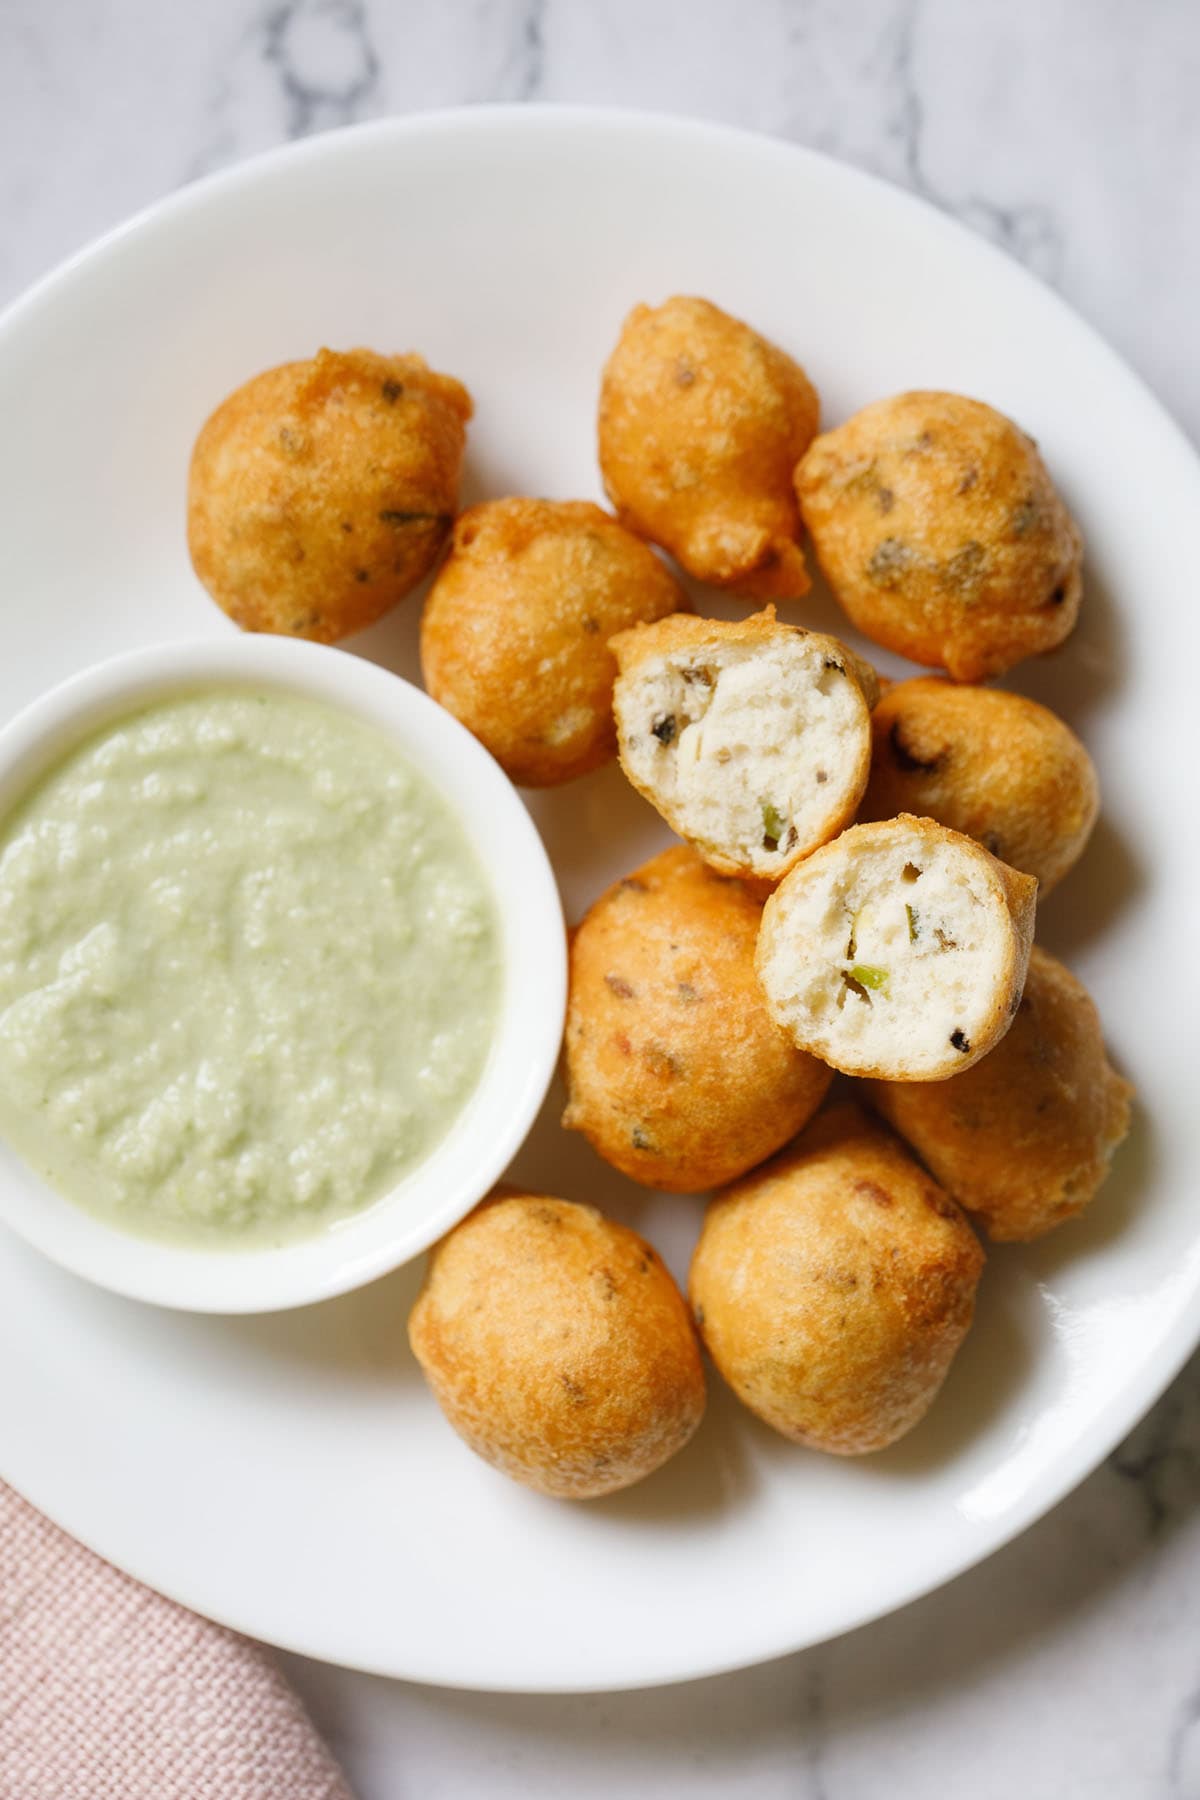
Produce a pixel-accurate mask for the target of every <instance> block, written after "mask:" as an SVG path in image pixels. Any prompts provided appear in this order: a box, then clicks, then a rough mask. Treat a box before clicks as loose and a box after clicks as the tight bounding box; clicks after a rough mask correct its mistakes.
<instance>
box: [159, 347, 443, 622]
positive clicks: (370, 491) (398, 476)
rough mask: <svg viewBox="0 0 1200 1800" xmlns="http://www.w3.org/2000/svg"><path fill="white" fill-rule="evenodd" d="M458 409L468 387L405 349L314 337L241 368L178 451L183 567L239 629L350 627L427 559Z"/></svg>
mask: <svg viewBox="0 0 1200 1800" xmlns="http://www.w3.org/2000/svg"><path fill="white" fill-rule="evenodd" d="M470 416H471V399H470V396H469V394H468V393H467V390H466V389H465V388H464V387H463V386H462V384H461V383H460V382H457V381H455V380H454V379H453V378H452V377H451V376H449V375H437V374H435V373H434V372H433V370H431V369H429V368H428V367H427V366H426V364H425V361H424V359H423V358H422V357H420V356H379V355H377V354H376V353H375V352H374V351H372V350H349V351H345V352H339V351H335V350H321V351H320V352H319V353H318V354H317V356H315V357H314V358H313V359H312V360H311V361H310V362H295V363H284V364H283V365H282V366H281V367H279V368H276V369H267V370H266V371H265V372H264V373H263V374H261V375H256V376H254V378H253V379H252V380H250V381H247V382H245V383H244V384H243V385H242V386H241V387H239V388H237V389H235V391H234V392H233V393H232V394H230V396H229V398H228V399H227V400H225V401H223V402H222V404H221V405H220V406H219V407H218V408H217V410H216V412H214V413H213V415H212V417H211V418H210V419H209V420H208V421H207V423H206V424H205V425H204V427H203V429H202V430H201V432H200V435H199V437H198V438H197V439H196V445H195V449H194V450H193V452H192V466H191V473H190V476H189V481H188V548H189V550H190V551H191V557H192V563H193V566H194V568H195V570H196V573H197V575H198V576H199V577H200V580H201V581H202V582H203V583H204V585H205V587H206V588H207V589H208V591H209V593H210V594H211V595H212V597H213V599H214V600H215V601H216V602H217V604H218V606H220V607H222V608H223V610H224V611H225V612H227V613H228V614H229V616H230V618H231V619H233V620H234V621H235V622H236V623H237V624H238V625H240V626H242V627H243V629H244V630H246V631H271V632H282V633H284V634H286V635H289V636H292V637H304V638H312V639H314V640H315V641H316V642H318V643H324V644H331V643H335V642H336V641H337V640H338V639H339V638H343V637H346V636H348V635H349V634H350V633H351V632H354V631H361V630H362V629H363V627H364V626H367V625H370V624H372V623H373V622H374V620H376V619H378V618H380V617H381V616H382V615H383V614H384V613H385V612H387V611H388V610H389V608H390V607H393V606H394V605H395V604H396V602H397V601H398V600H401V599H403V597H404V595H405V594H407V593H408V592H409V591H410V589H412V588H413V587H415V586H416V584H417V583H418V582H419V581H421V580H423V578H424V577H425V576H426V575H427V574H428V573H429V571H430V569H432V567H433V565H434V563H435V562H436V561H437V559H438V556H439V555H440V553H441V550H442V547H443V545H444V544H445V542H446V539H447V537H448V535H449V532H450V527H451V525H452V523H453V520H454V512H455V508H456V506H457V503H458V477H459V468H460V465H461V462H462V455H463V447H464V444H465V441H466V424H467V420H468V419H469V418H470Z"/></svg>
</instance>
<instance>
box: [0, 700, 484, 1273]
mask: <svg viewBox="0 0 1200 1800" xmlns="http://www.w3.org/2000/svg"><path fill="white" fill-rule="evenodd" d="M498 940H499V931H498V927H497V921H496V916H495V910H494V905H493V901H492V897H491V894H490V891H489V889H488V885H487V882H486V880H485V878H484V875H483V872H482V870H481V869H480V867H479V866H478V864H477V862H476V860H475V857H474V854H473V852H472V849H471V847H470V845H469V843H468V841H467V838H466V836H465V834H464V832H463V830H462V827H461V826H460V824H459V822H458V820H457V818H456V817H455V815H454V813H453V812H452V811H451V809H450V808H449V806H448V805H447V803H446V802H445V800H444V799H443V798H442V797H441V796H440V795H439V794H438V792H437V791H436V790H435V789H434V788H433V787H432V786H431V785H430V784H429V783H428V782H426V781H425V780H424V779H423V778H422V777H421V776H420V775H419V774H418V773H417V771H416V770H415V769H414V768H413V767H412V766H411V765H410V764H409V763H408V762H407V761H406V760H405V759H404V758H403V757H402V756H401V754H400V753H399V752H398V751H397V750H396V749H395V748H394V746H393V745H392V744H391V743H390V742H389V740H388V739H386V738H385V737H384V736H382V735H381V734H379V733H376V732H374V731H373V730H371V729H370V728H369V727H367V726H365V725H362V724H360V723H359V722H358V721H357V720H355V719H353V718H351V717H349V716H347V715H345V714H343V713H340V712H338V711H336V710H334V709H332V708H329V707H325V706H322V705H320V704H317V703H315V702H311V701H308V700H304V699H300V698H298V697H296V696H293V695H287V694H279V693H263V694H259V693H256V692H253V691H249V690H246V691H243V690H238V689H231V690H229V691H225V690H221V691H213V692H209V691H205V692H198V693H191V694H184V695H180V696H177V697H175V698H172V699H168V700H165V701H163V702H162V703H160V704H158V705H156V706H153V707H151V708H149V709H147V710H146V711H144V712H140V713H138V714H136V715H135V716H133V717H130V718H126V719H124V720H121V721H120V722H119V723H117V724H115V725H112V726H110V727H108V728H107V729H105V730H104V731H103V732H101V733H100V734H99V735H98V736H96V737H94V738H92V739H91V740H90V741H89V742H87V743H86V744H84V745H83V746H82V747H81V748H80V749H78V750H76V751H75V752H74V753H73V754H72V755H71V756H69V757H68V758H67V760H66V761H65V762H64V763H62V764H61V765H60V766H59V767H58V768H57V769H56V770H55V771H54V772H53V773H52V774H51V775H50V776H49V777H48V778H46V779H45V780H43V781H42V782H41V783H40V785H38V786H37V787H36V788H35V789H34V790H33V791H32V792H31V793H30V794H29V795H28V796H27V797H26V798H25V800H24V801H23V803H22V804H21V805H20V806H19V808H18V809H17V810H16V811H15V812H14V813H13V814H12V815H11V816H10V817H9V818H8V820H7V821H6V822H5V823H4V825H3V827H2V828H0V1131H2V1132H3V1135H4V1136H5V1137H6V1138H7V1139H8V1141H9V1143H10V1144H11V1145H12V1147H13V1148H14V1149H15V1150H16V1151H17V1153H18V1154H19V1155H20V1156H21V1157H22V1158H24V1160H25V1161H26V1162H27V1163H28V1164H29V1165H30V1166H31V1167H32V1168H33V1169H35V1170H36V1171H37V1172H38V1173H39V1174H40V1175H42V1176H43V1177H44V1178H45V1179H46V1180H47V1181H48V1182H50V1183H51V1184H52V1185H53V1186H54V1187H56V1188H57V1189H58V1190H59V1191H60V1192H61V1193H63V1194H65V1195H66V1196H68V1197H69V1198H70V1199H71V1200H73V1201H75V1202H77V1203H78V1204H79V1205H81V1206H84V1207H86V1208H88V1209H89V1210H90V1211H93V1212H97V1213H100V1214H102V1215H103V1216H104V1217H105V1218H107V1219H109V1220H110V1221H112V1222H113V1223H116V1224H119V1225H122V1226H124V1227H125V1228H127V1229H128V1230H130V1231H135V1232H139V1233H142V1234H144V1235H149V1236H153V1237H156V1238H165V1239H169V1240H175V1241H186V1242H190V1243H193V1244H212V1245H214V1246H215V1245H232V1244H247V1245H251V1244H254V1245H258V1244H264V1243H279V1242H284V1241H287V1240H289V1239H292V1238H296V1237H301V1236H306V1235H308V1234H310V1233H312V1232H314V1231H317V1230H319V1229H320V1228H322V1227H323V1226H325V1225H326V1224H327V1223H329V1222H330V1221H333V1220H336V1219H339V1218H342V1217H344V1216H345V1215H347V1214H349V1213H352V1212H356V1211H357V1210H358V1209H359V1208H361V1207H364V1206H368V1205H370V1204H371V1202H372V1201H374V1200H376V1199H378V1198H379V1197H380V1196H381V1195H382V1194H383V1193H385V1192H386V1191H387V1190H388V1189H389V1188H390V1187H392V1186H393V1185H394V1183H395V1182H396V1181H397V1180H398V1179H399V1178H400V1177H401V1176H402V1175H404V1174H405V1172H406V1171H408V1170H410V1169H412V1168H413V1167H414V1166H415V1165H416V1164H417V1163H419V1162H421V1161H422V1160H423V1159H424V1158H425V1157H426V1156H427V1155H428V1154H429V1153H430V1151H431V1150H432V1149H433V1148H434V1146H435V1145H436V1144H437V1143H438V1141H439V1139H440V1138H441V1137H442V1136H443V1134H444V1133H445V1132H446V1130H447V1127H448V1126H449V1125H450V1123H451V1121H452V1120H453V1119H454V1117H455V1115H456V1114H457V1113H458V1112H459V1110H460V1109H461V1108H462V1106H463V1104H464V1102H465V1101H466V1100H467V1098H468V1096H469V1095H470V1093H471V1091H472V1089H473V1088H474V1086H475V1084H476V1082H477V1080H478V1078H479V1075H480V1072H481V1070H482V1068H483V1065H484V1062H485V1060H486V1057H487V1053H488V1049H489V1045H490V1043H491V1039H492V1033H493V1028H494V1025H495V1021H496V1016H497V1011H498V1006H499V993H500V967H499V954H498Z"/></svg>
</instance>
